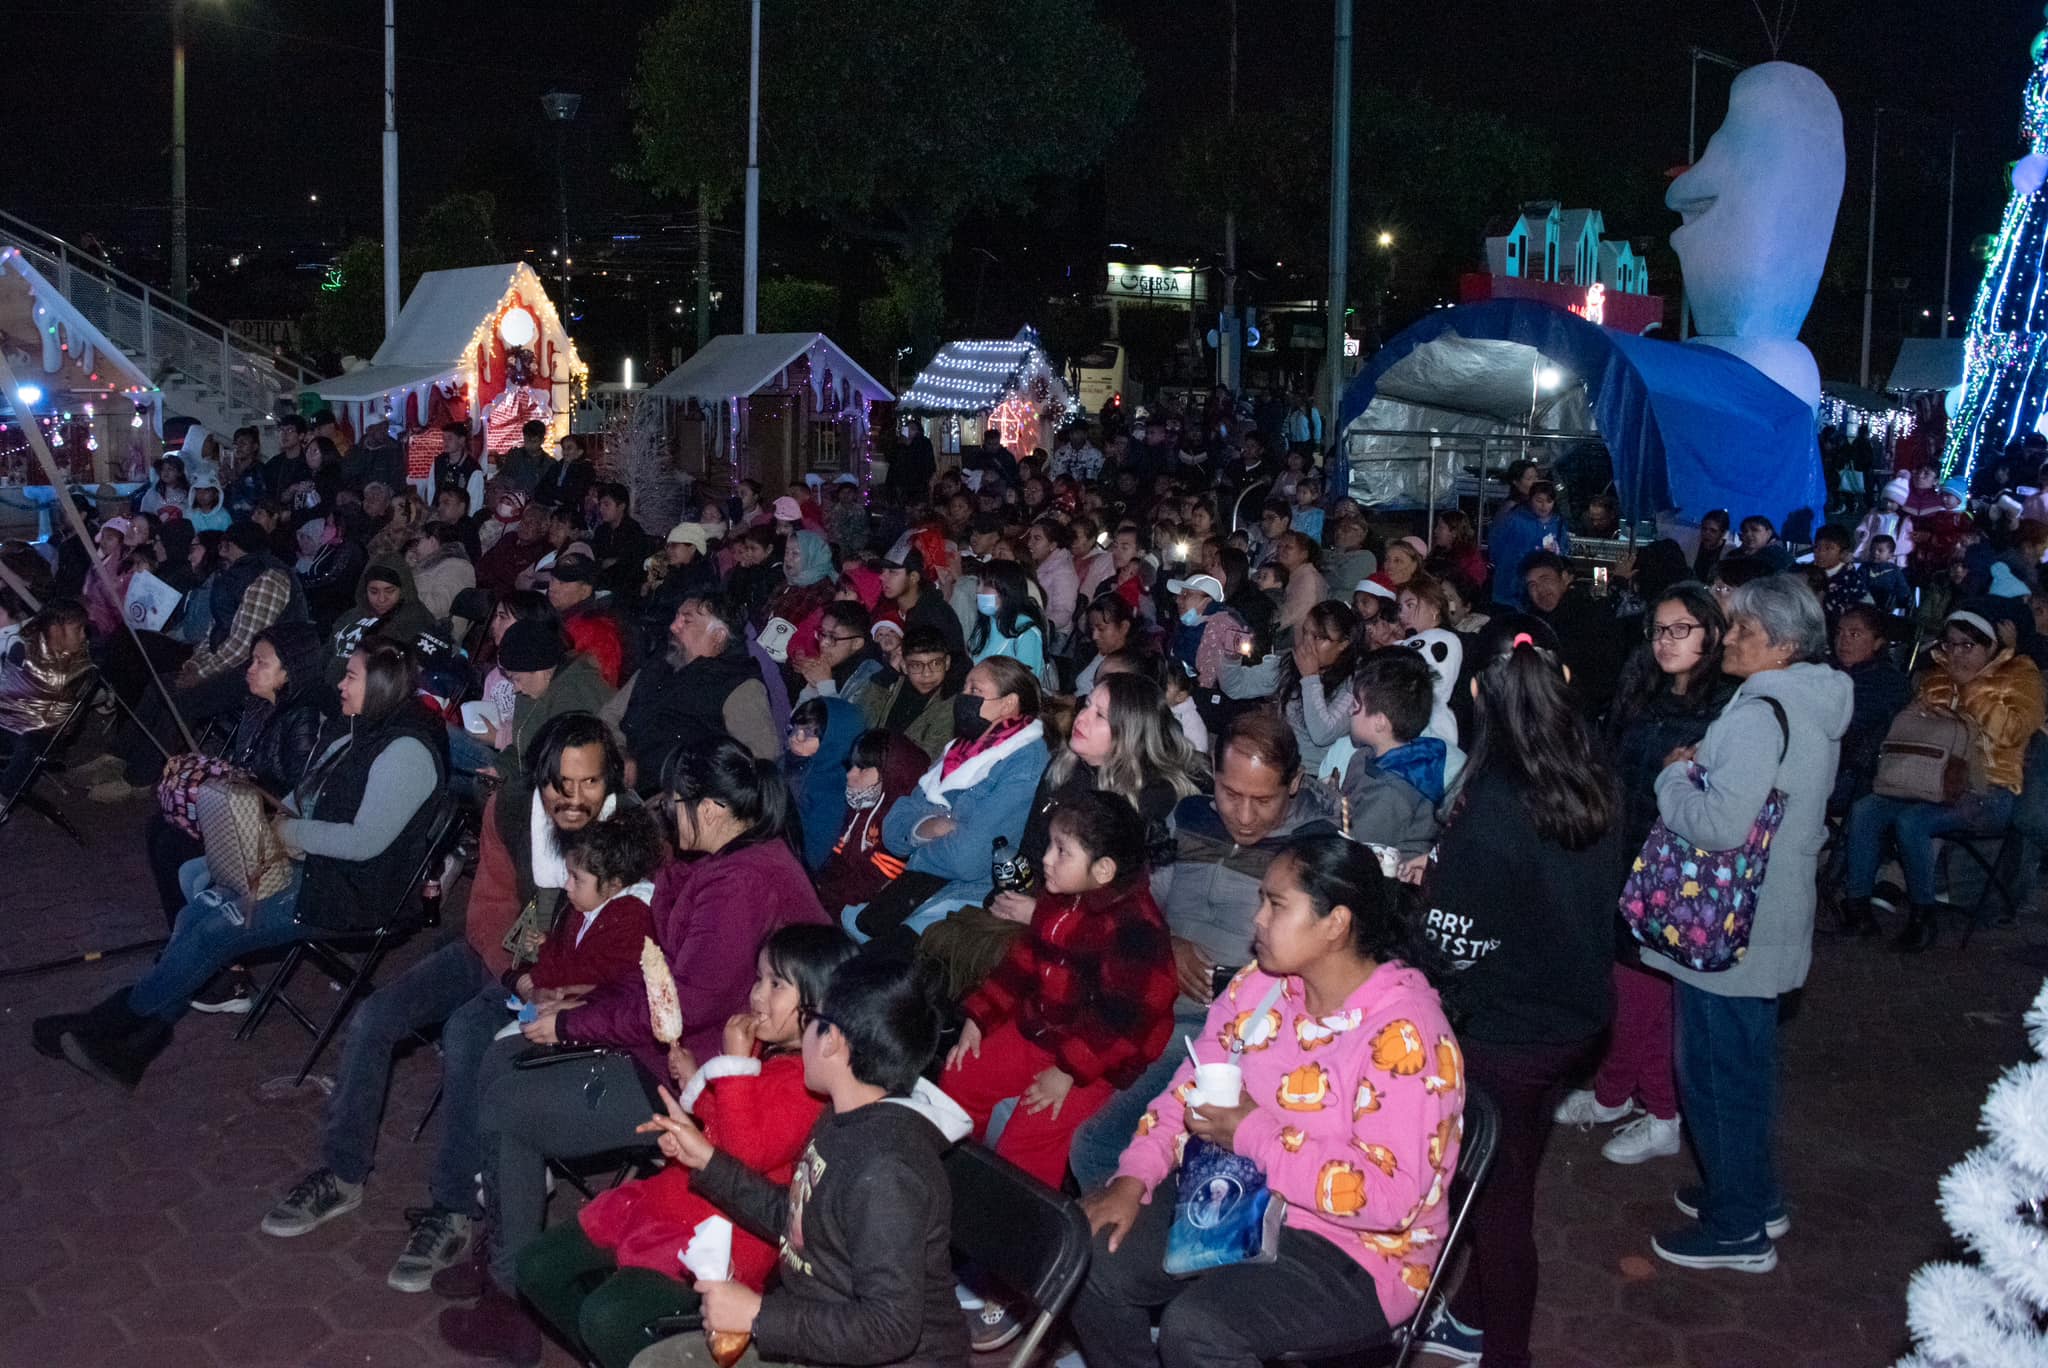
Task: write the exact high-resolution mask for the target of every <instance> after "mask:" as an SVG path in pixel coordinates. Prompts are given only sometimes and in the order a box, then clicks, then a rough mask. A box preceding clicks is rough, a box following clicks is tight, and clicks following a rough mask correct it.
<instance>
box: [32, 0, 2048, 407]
mask: <svg viewBox="0 0 2048 1368" xmlns="http://www.w3.org/2000/svg"><path fill="white" fill-rule="evenodd" d="M973 2H974V0H963V3H973ZM187 3H188V5H189V12H190V14H191V19H190V21H189V28H190V47H191V82H192V93H191V101H190V136H189V143H190V148H191V172H190V178H191V198H192V202H193V206H194V219H193V222H194V237H195V240H197V239H200V238H202V237H205V236H208V235H214V236H219V237H226V238H231V239H234V240H237V241H244V242H245V241H249V240H252V239H254V238H256V237H258V236H267V235H273V234H274V235H278V236H280V237H282V238H285V239H287V240H298V241H304V240H309V239H313V238H316V237H318V238H327V239H335V238H338V237H340V236H341V235H342V234H343V233H344V232H349V233H364V232H368V233H373V232H374V231H375V228H376V224H377V213H378V210H377V203H378V195H379V193H380V191H379V185H380V182H379V170H378V167H379V146H378V132H379V129H380V127H381V110H380V98H379V92H380V88H381V73H382V47H381V44H382V6H381V5H380V4H379V3H377V0H187ZM732 3H734V4H740V3H743V0H732ZM988 3H995V0H988ZM1760 3H1761V4H1762V6H1763V8H1764V10H1765V11H1766V12H1769V13H1771V14H1772V15H1773V16H1775V15H1776V13H1777V9H1776V3H1775V0H1760ZM398 8H399V23H400V30H399V54H400V61H399V91H400V94H399V101H400V107H399V123H400V129H401V135H402V139H403V176H402V181H403V196H404V201H405V205H406V217H407V220H408V221H410V220H411V219H412V218H413V217H414V216H415V215H416V213H417V211H418V210H419V209H420V208H421V207H423V206H424V205H425V204H427V203H429V202H431V201H432V200H433V199H435V198H437V197H439V196H440V195H441V194H443V193H445V192H446V191H448V190H451V189H467V188H484V189H490V190H492V191H493V192H494V193H496V194H497V195H498V197H499V200H500V204H501V215H500V217H501V228H503V229H504V230H505V233H504V236H505V237H506V238H507V240H508V242H509V243H510V244H512V245H515V246H516V245H519V244H520V243H522V242H524V241H527V240H530V239H532V238H533V237H535V236H536V235H545V234H547V233H548V232H549V231H550V222H551V220H550V218H549V215H550V212H551V208H552V201H553V195H552V191H553V185H552V155H551V154H552V146H553V145H552V142H551V141H550V140H549V138H548V137H547V134H546V130H545V129H544V127H543V125H542V123H541V120H540V114H539V102H538V97H539V95H540V94H541V93H542V92H543V91H544V90H547V89H548V88H550V87H552V86H560V87H562V88H565V89H571V90H575V91H578V92H579V93H581V94H582V95H583V96H584V107H583V111H582V114H581V116H580V117H579V119H578V121H577V123H576V125H575V126H574V129H573V132H572V135H571V136H572V143H571V165H572V168H573V169H572V191H573V194H574V196H575V198H576V200H577V203H578V206H579V212H587V213H588V214H590V215H591V216H593V217H598V216H602V215H604V214H606V213H608V212H624V211H628V210H633V209H636V208H646V207H649V206H648V204H647V202H646V201H645V200H644V198H643V197H642V196H641V195H640V193H639V192H638V191H637V190H635V189H634V188H632V187H630V186H627V185H624V184H622V183H620V182H619V181H618V180H617V179H616V178H615V177H614V176H612V175H611V174H610V168H612V167H614V166H616V165H617V164H619V163H620V162H622V161H624V160H626V159H627V158H628V156H629V155H630V151H631V145H630V138H629V135H628V127H629V125H628V116H627V112H626V108H625V101H624V89H625V86H626V83H627V81H628V80H629V79H630V76H631V72H632V66H633V52H634V44H635V40H636V36H637V34H638V32H639V31H640V29H641V27H642V26H643V25H644V24H645V23H646V22H647V21H648V20H649V19H650V18H651V17H653V16H654V15H655V14H657V13H659V12H660V9H661V0H566V2H565V0H546V2H542V0H492V2H491V3H488V4H485V3H480V2H479V0H457V2H456V3H439V4H420V3H418V0H400V3H399V6H398ZM1007 8H1008V10H1009V11H1010V12H1014V13H1016V14H1017V15H1018V16H1019V17H1020V18H1022V17H1024V16H1026V15H1028V11H1029V9H1030V6H1029V5H1028V4H1014V5H1011V6H1008V7H1007ZM0 9H4V16H5V20H6V24H7V29H8V33H9V47H10V50H11V51H12V53H13V54H14V55H15V56H16V58H17V65H16V71H17V76H18V79H17V82H16V89H17V95H18V97H20V98H19V99H18V104H19V105H20V108H21V114H20V117H18V118H17V120H16V123H15V126H14V129H13V130H12V132H11V134H10V136H9V137H8V138H7V139H5V140H0V186H4V187H6V191H5V194H4V196H0V208H4V209H6V210H8V211H10V212H13V213H17V214H20V215H22V216H23V217H26V218H28V219H30V220H32V221H34V222H37V223H40V224H44V225H46V226H48V227H50V228H52V229H54V230H56V231H59V232H62V233H65V234H66V235H70V236H76V235H78V234H80V233H82V232H84V231H87V230H94V231H99V232H101V233H102V234H103V235H107V236H109V237H111V238H114V239H117V240H121V241H125V242H129V243H132V244H133V245H134V246H136V247H137V248H142V247H145V246H147V245H150V244H151V243H152V242H153V241H154V239H155V237H156V235H157V234H159V233H160V232H161V231H162V228H161V225H162V224H163V223H164V221H165V206H166V203H167V199H168V189H167V186H168V132H169V102H170V98H169V89H170V60H169V23H168V18H167V15H168V3H167V0H95V2H88V0H5V3H4V6H0ZM774 9H775V4H774V0H768V13H769V22H773V12H774ZM1101 9H1102V12H1103V13H1104V14H1105V16H1106V17H1108V18H1109V19H1110V20H1111V21H1112V22H1114V23H1116V24H1117V25H1118V26H1119V27H1120V28H1121V29H1123V31H1124V32H1125V33H1126V34H1127V35H1128V36H1129V37H1130V38H1131V40H1132V41H1133V43H1134V44H1135V45H1136V46H1137V47H1138V48H1139V50H1140V54H1141V57H1142V59H1143V63H1144V67H1145V72H1146V85H1145V93H1144V98H1143V101H1142V103H1141V105H1140V107H1139V112H1138V115H1137V118H1136V120H1135V121H1134V123H1133V125H1132V127H1131V128H1130V129H1129V130H1127V131H1126V133H1125V134H1124V136H1123V137H1122V138H1121V139H1120V140H1119V149H1118V151H1117V153H1116V155H1115V157H1114V158H1113V160H1112V163H1111V165H1109V166H1108V167H1107V168H1105V171H1104V177H1103V181H1102V182H1101V184H1102V185H1103V186H1104V187H1105V188H1104V191H1103V192H1102V194H1101V195H1100V197H1099V198H1098V199H1097V201H1096V202H1102V201H1104V200H1106V202H1107V204H1108V206H1109V214H1110V221H1109V222H1108V223H1107V224H1106V225H1105V227H1106V229H1107V234H1106V236H1107V237H1114V236H1117V235H1119V233H1123V234H1129V233H1131V232H1133V231H1136V229H1134V228H1133V226H1132V225H1133V224H1134V223H1137V224H1140V226H1142V221H1143V220H1144V218H1145V215H1144V214H1143V213H1142V212H1139V211H1138V210H1137V209H1136V208H1134V207H1132V204H1131V196H1132V195H1133V194H1134V193H1136V187H1138V186H1140V185H1141V184H1142V181H1143V177H1144V174H1145V169H1146V165H1147V161H1148V158H1150V157H1151V156H1153V155H1155V154H1156V153H1157V152H1158V151H1159V149H1160V148H1161V147H1162V146H1163V145H1164V142H1165V140H1166V139H1167V138H1169V137H1170V136H1171V134H1172V133H1173V131H1174V130H1175V129H1176V128H1178V127H1180V126H1182V125H1184V124H1185V123H1186V121H1189V120H1197V119H1201V118H1204V117H1208V116H1212V115H1213V114H1214V113H1216V112H1218V111H1220V109H1221V107H1222V72H1223V57H1224V48H1225V44H1224V34H1225V32H1226V24H1227V20H1226V17H1225V16H1226V14H1227V5H1226V3H1225V0H1103V3H1102V5H1101ZM1330 15H1331V6H1330V4H1329V3H1328V0H1278V3H1274V2H1273V0H1267V3H1246V4H1244V5H1243V16H1242V20H1241V22H1242V26H1243V27H1242V30H1241V34H1242V39H1241V42H1242V62H1243V77H1242V80H1243V85H1242V90H1243V98H1244V99H1245V100H1246V101H1247V102H1252V101H1256V100H1257V99H1259V98H1260V97H1261V93H1262V92H1276V91H1280V90H1283V89H1292V90H1299V91H1308V92H1313V93H1316V94H1317V96H1318V98H1327V95H1326V92H1327V91H1328V89H1329V43H1328V33H1329V27H1330ZM2041 22H2042V18H2041V9H2040V6H2039V5H2038V4H2037V3H2031V2H2030V0H1944V3H1942V4H1939V5H1929V4H1926V3H1924V0H1921V2H1920V3H1915V4H1911V5H1908V4H1906V3H1903V2H1902V0H1800V3H1799V4H1798V7H1797V10H1796V12H1795V13H1794V14H1793V15H1792V16H1791V19H1790V22H1789V25H1788V27H1787V30H1786V34H1785V40H1784V44H1783V47H1782V50H1781V53H1780V55H1781V56H1782V57H1783V58H1785V59H1786V60H1790V61H1797V62H1800V63H1803V64H1805V65H1808V66H1811V67H1813V68H1814V69H1815V70H1817V71H1818V72H1819V73H1820V74H1821V76H1822V77H1823V78H1824V79H1825V80H1827V81H1828V83H1829V84H1830V85H1831V86H1832V87H1833V89H1834V90H1835V92H1836V94H1837V96H1838V98H1839V99H1840V101H1841V103H1842V107H1843V111H1844V117H1845V123H1846V130H1847V139H1848V149H1849V184H1848V187H1847V190H1846V192H1845V199H1844V205H1843V211H1842V212H1843V215H1844V217H1845V218H1853V219H1854V224H1855V228H1856V229H1857V231H1856V232H1855V233H1853V234H1845V235H1838V241H1837V250H1836V253H1835V258H1834V260H1833V262H1832V263H1831V271H1832V272H1833V273H1835V274H1836V275H1837V276H1838V277H1840V281H1839V282H1838V284H1839V286H1840V288H1837V289H1834V290H1832V291H1830V290H1824V291H1823V297H1822V299H1821V300H1820V301H1819V302H1818V303H1817V305H1816V309H1815V314H1814V319H1813V323H1812V324H1811V325H1810V326H1811V328H1812V330H1814V331H1815V332H1817V333H1819V334H1820V336H1819V337H1818V338H1817V341H1818V342H1819V344H1820V347H1821V350H1822V353H1823V364H1824V368H1825V369H1827V370H1828V372H1829V373H1830V374H1837V373H1839V372H1840V371H1841V369H1842V366H1841V362H1840V358H1839V354H1838V347H1839V337H1840V336H1841V334H1842V329H1843V327H1844V317H1845V315H1844V311H1845V310H1846V311H1847V314H1848V315H1850V316H1853V315H1855V314H1857V313H1858V311H1860V306H1861V297H1860V276H1861V271H1862V251H1861V234H1860V229H1861V225H1862V221H1863V215H1864V213H1865V210H1866V205H1867V200H1866V198H1865V196H1866V187H1867V184H1868V170H1867V167H1868V160H1869V154H1870V141H1869V139H1870V127H1871V109H1872V106H1873V105H1875V104H1878V103H1882V104H1884V105H1885V106H1887V108H1888V110H1893V111H1896V113H1888V114H1887V116H1886V120H1887V122H1886V129H1885V140H1884V142H1883V144H1882V146H1881V155H1880V184H1881V186H1882V187H1883V194H1882V196H1881V204H1880V214H1879V246H1878V252H1877V264H1878V270H1879V274H1880V276H1881V277H1883V278H1884V279H1883V281H1881V290H1883V291H1885V293H1884V294H1883V296H1882V298H1883V299H1884V300H1885V301H1886V302H1885V304H1883V305H1882V306H1881V307H1885V308H1889V309H1890V310H1892V311H1893V312H1895V313H1899V314H1901V315H1903V314H1904V313H1905V312H1908V311H1911V312H1917V309H1918V308H1919V307H1923V306H1925V307H1932V306H1933V305H1934V304H1936V303H1937V302H1938V299H1939V294H1940V274H1941V265H1942V258H1941V245H1942V226H1943V222H1942V220H1943V207H1944V206H1943V195H1944V190H1945V176H1946V170H1947V161H1946V152H1947V141H1948V135H1949V132H1950V131H1951V130H1952V129H1960V130H1961V134H1962V138H1961V144H1960V145H1961V158H1960V172H1959V186H1960V189H1959V194H1958V208H1957V221H1956V236H1957V242H1958V252H1957V256H1958V269H1957V275H1956V300H1957V302H1956V304H1955V306H1954V311H1955V312H1956V313H1957V314H1958V315H1962V314H1963V313H1964V312H1965V311H1966V309H1967V307H1968V303H1969V300H1970V297H1971V295H1972V293H1973V292H1974V288H1975V271H1976V266H1975V263H1974V262H1970V261H1968V259H1967V258H1964V257H1963V255H1962V248H1963V246H1964V245H1966V244H1967V243H1968V242H1969V240H1970V239H1971V238H1972V237H1973V236H1975V235H1976V234H1978V233H1981V232H1988V231H1991V230H1993V229H1995V228H1996V226H1997V223H1996V219H1997V214H1998V212H1999V209H2000V206H2001V205H2002V203H2003V199H2004V190H2003V182H2002V174H2003V171H2002V168H2003V165H2004V163H2005V162H2007V161H2008V160H2009V159H2011V158H2012V157H2014V156H2016V155H2018V153H2019V151H2020V150H2021V149H2020V147H2019V144H2018V141H2017V135H2016V132H2015V126H2016V120H2017V115H2018V105H2019V92H2020V86H2021V83H2022V81H2023V79H2024V77H2025V74H2026V69H2027V58H2026V47H2027V42H2028V39H2029V37H2030V36H2031V34H2032V33H2033V32H2034V31H2035V29H2036V28H2037V27H2038V26H2039V25H2040V24H2041ZM1357 24H1358V29H1357V40H1356V54H1357V56H1356V60H1357V63H1358V66H1359V69H1360V71H1361V73H1362V74H1364V75H1366V76H1369V77H1370V78H1372V79H1376V80H1379V81H1382V82H1384V83H1386V84H1389V85H1393V86H1397V87H1402V88H1413V89H1416V90H1418V91H1422V92H1424V93H1426V94H1428V95H1429V96H1430V97H1431V98H1432V99H1435V100H1437V101H1439V102H1443V103H1457V102H1468V103H1470V104H1472V105H1474V106H1477V107H1480V108H1484V109H1488V110H1492V111H1494V112H1497V113H1499V114H1502V115H1504V116H1507V117H1509V118H1512V119H1514V120H1516V121H1517V122H1520V123H1523V124H1526V125H1527V126H1528V127H1529V128H1530V129H1531V130H1533V131H1535V132H1537V133H1539V134H1541V135H1542V136H1544V137H1547V138H1549V139H1551V140H1553V141H1554V142H1556V143H1557V144H1559V145H1560V146H1561V147H1562V148H1563V149H1564V155H1565V156H1566V157H1567V158H1569V159H1600V160H1602V161H1603V162H1604V163H1606V164H1609V165H1611V166H1612V167H1613V168H1615V169H1616V170H1617V171H1619V172H1621V173H1623V174H1627V175H1640V176H1641V177H1643V178H1645V179H1646V180H1647V181H1650V182H1654V183H1661V178H1662V175H1663V173H1664V171H1665V169H1666V168H1668V167H1670V166H1672V165H1674V164H1677V163H1679V162H1682V161H1683V160H1684V156H1685V134H1686V88H1687V87H1686V75H1687V61H1686V48H1687V47H1688V45H1690V44H1694V43H1697V44H1698V45H1700V46H1702V47H1705V48H1708V49H1711V50H1714V51H1717V52H1720V53H1723V54H1726V55H1727V56H1729V57H1731V58H1734V59H1737V60H1739V61H1743V62H1755V61H1761V60H1766V59H1768V58H1769V57H1770V55H1771V53H1770V49H1769V46H1768V44H1767V41H1766V39H1765V34H1764V25H1763V23H1762V22H1761V21H1760V20H1759V17H1758V14H1757V12H1756V9H1755V8H1754V7H1753V6H1752V5H1751V4H1750V3H1747V0H1683V2H1682V3H1681V0H1649V2H1648V3H1643V2H1642V0H1637V2H1635V3H1631V2H1630V0H1576V2H1573V3H1565V2H1563V0H1542V2H1540V3H1530V2H1527V0H1524V2H1522V3H1514V4H1498V3H1487V2H1482V0H1429V3H1407V4H1387V3H1360V4H1359V5H1358V6H1357ZM706 60H731V61H744V60H745V54H744V53H743V52H734V53H730V54H706ZM1083 60H1085V55H1083ZM771 78H772V73H771ZM848 79H849V80H857V79H859V73H858V72H857V71H849V72H848ZM932 79H934V80H962V79H965V80H972V79H974V77H973V74H972V73H968V72H959V71H951V70H948V69H947V68H946V67H945V66H944V63H943V60H942V59H935V60H934V63H933V71H932ZM1700 79H1701V97H1702V99H1701V103H1702V117H1701V128H1700V137H1701V141H1702V143H1704V141H1705V138H1706V136H1707V134H1708V133H1710V132H1711V131H1712V128H1713V126H1714V125H1715V124H1716V123H1717V122H1718V119H1719V113H1720V110H1721V107H1722V104H1723V101H1724V100H1725V90H1726V83H1727V80H1728V75H1727V73H1725V72H1722V71H1719V70H1718V69H1715V68H1713V67H1710V66H1704V65H1703V66H1702V68H1701V78H1700ZM31 91H32V92H33V98H32V99H31V98H30V95H29V92H31ZM736 136H738V131H737V130H736ZM316 193H317V194H318V195H319V196H320V203H319V205H318V206H314V205H313V204H311V203H310V202H309V200H308V196H309V195H312V194H316ZM1508 207H1509V206H1503V208H1504V209H1505V208H1508ZM1673 222H1674V221H1673V220H1670V219H1665V220H1664V221H1661V222H1660V221H1650V222H1627V223H1614V222H1610V227H1611V228H1612V229H1613V230H1615V231H1618V232H1626V233H1632V234H1650V235H1657V236H1661V235H1663V234H1665V233H1668V231H1669V229H1670V228H1671V227H1672V226H1673ZM1479 227H1480V225H1474V233H1475V237H1476V235H1477V233H1478V231H1479ZM1011 231H1012V232H1018V231H1021V232H1026V233H1028V232H1029V231H1030V229H1029V227H1028V226H1025V225H1017V226H1013V228H1012V229H1011ZM1895 278H1896V279H1907V280H1910V281H1911V284H1910V285H1908V286H1906V287H1904V288H1903V289H1894V288H1892V287H1891V285H1890V282H1891V281H1892V280H1893V279H1895ZM1916 321H1917V320H1916ZM1853 322H1854V318H1853V317H1850V318H1849V323H1850V324H1852V325H1853ZM1894 326H1896V320H1894ZM1851 330H1852V331H1853V327H1852V328H1851ZM1850 361H1851V362H1852V363H1853V356H1851V357H1850Z"/></svg>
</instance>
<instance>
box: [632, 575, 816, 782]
mask: <svg viewBox="0 0 2048 1368" xmlns="http://www.w3.org/2000/svg"><path fill="white" fill-rule="evenodd" d="M746 633H747V626H746V618H745V617H744V616H742V614H741V612H740V609H739V605H738V604H737V603H736V602H735V601H734V600H733V599H732V598H730V597H729V596H727V595H724V594H700V595H695V596H692V597H690V598H686V599H684V600H683V604H682V607H680V608H678V609H677V610H676V616H675V621H673V622H672V623H670V624H669V629H668V639H669V649H668V652H667V653H666V654H665V655H663V656H661V657H660V658H659V659H655V660H650V661H648V662H647V663H646V664H645V665H643V666H641V667H640V672H639V673H638V674H636V675H634V676H633V678H632V679H631V680H630V681H628V683H627V684H626V687H625V688H624V689H621V690H620V691H619V694H618V696H617V697H616V698H614V699H612V701H611V703H610V704H609V705H608V706H607V707H606V708H605V717H606V718H607V719H614V720H616V721H617V722H618V724H619V729H620V730H621V731H623V732H624V733H625V735H626V752H627V757H628V758H627V761H626V765H627V769H626V779H627V782H628V783H629V784H631V785H632V786H633V787H635V788H636V789H638V790H640V791H641V792H651V791H652V790H653V789H654V787H655V786H656V785H658V784H660V783H661V776H662V771H663V770H664V769H665V768H666V767H667V765H668V758H669V756H671V755H673V754H675V752H676V750H677V748H678V747H681V746H686V745H694V744H695V743H697V742H699V741H708V740H713V739H715V738H717V737H720V736H730V737H732V738H733V739H734V740H735V741H737V742H739V743H740V744H741V745H743V746H745V747H746V748H747V749H748V750H750V751H752V752H753V753H754V755H755V756H756V757H758V758H759V759H762V760H773V759H775V758H776V757H777V756H779V755H781V754H782V735H781V731H780V729H779V728H777V727H776V725H775V717H774V714H773V713H772V712H771V711H770V710H769V706H768V686H767V685H766V684H764V683H763V682H762V680H761V669H760V666H759V665H758V664H757V663H756V662H755V659H754V657H753V655H752V654H751V653H749V651H748V650H747V635H746Z"/></svg>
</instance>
